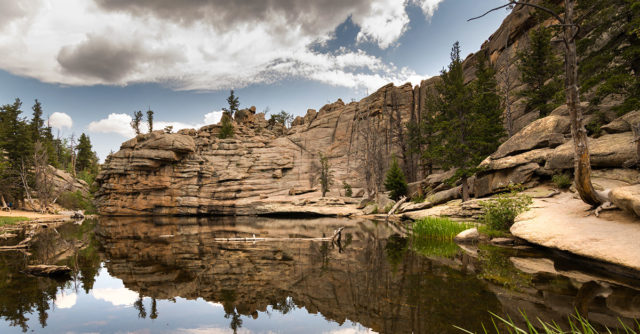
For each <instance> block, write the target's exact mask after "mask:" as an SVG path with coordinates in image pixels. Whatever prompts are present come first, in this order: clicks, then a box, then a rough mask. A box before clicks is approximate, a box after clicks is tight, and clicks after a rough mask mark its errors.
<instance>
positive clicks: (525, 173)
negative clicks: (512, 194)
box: [473, 162, 540, 197]
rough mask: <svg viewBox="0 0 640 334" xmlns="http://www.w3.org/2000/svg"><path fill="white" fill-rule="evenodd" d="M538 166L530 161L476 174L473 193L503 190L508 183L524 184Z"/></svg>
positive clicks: (482, 193) (490, 192) (482, 194)
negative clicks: (512, 166) (516, 165)
mask: <svg viewBox="0 0 640 334" xmlns="http://www.w3.org/2000/svg"><path fill="white" fill-rule="evenodd" d="M539 168H540V165H538V164H537V163H535V162H531V163H527V164H525V165H520V166H518V167H514V168H507V169H501V170H497V171H494V172H491V173H487V174H484V175H478V176H477V177H476V179H475V182H474V184H473V189H474V194H475V196H476V197H482V196H486V195H489V194H492V193H494V192H496V191H500V190H503V189H505V188H506V187H507V186H509V185H510V184H525V183H527V182H529V181H531V180H532V177H533V173H534V172H535V171H536V170H537V169H539Z"/></svg>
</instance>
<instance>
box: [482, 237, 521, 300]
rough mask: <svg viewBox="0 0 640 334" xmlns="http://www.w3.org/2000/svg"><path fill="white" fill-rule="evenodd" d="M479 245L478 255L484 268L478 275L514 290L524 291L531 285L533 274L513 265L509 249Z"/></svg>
mask: <svg viewBox="0 0 640 334" xmlns="http://www.w3.org/2000/svg"><path fill="white" fill-rule="evenodd" d="M478 247H479V251H478V255H479V258H480V260H481V262H482V269H481V272H480V274H479V275H478V276H479V277H480V278H482V279H484V280H487V281H490V282H493V283H495V284H499V285H501V286H503V287H505V288H507V289H509V290H513V291H522V289H524V288H526V287H530V286H531V280H532V275H530V274H527V273H525V272H523V271H521V270H519V269H517V268H516V267H515V266H514V265H513V263H512V262H511V260H510V256H509V250H508V249H504V248H501V247H496V246H493V245H483V244H480V245H479V246H478Z"/></svg>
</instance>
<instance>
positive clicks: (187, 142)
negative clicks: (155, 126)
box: [136, 131, 196, 153]
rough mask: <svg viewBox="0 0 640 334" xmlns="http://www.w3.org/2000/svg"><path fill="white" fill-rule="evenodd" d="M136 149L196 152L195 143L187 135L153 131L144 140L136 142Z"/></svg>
mask: <svg viewBox="0 0 640 334" xmlns="http://www.w3.org/2000/svg"><path fill="white" fill-rule="evenodd" d="M136 147H138V148H141V149H154V150H165V151H172V152H180V153H189V152H194V151H195V150H196V143H195V141H194V140H193V138H192V137H191V136H188V135H182V134H177V133H164V132H162V131H154V132H152V133H150V134H148V135H147V137H146V138H145V140H142V141H141V140H138V143H137V145H136Z"/></svg>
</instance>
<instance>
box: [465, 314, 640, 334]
mask: <svg viewBox="0 0 640 334" xmlns="http://www.w3.org/2000/svg"><path fill="white" fill-rule="evenodd" d="M490 313H491V312H490ZM491 315H492V316H493V318H492V319H491V322H492V324H491V326H492V327H489V328H487V327H485V326H484V324H483V326H482V327H483V328H484V333H485V334H488V333H496V334H500V333H521V334H534V333H535V334H538V333H540V334H542V333H544V334H600V333H602V334H604V333H625V334H640V322H638V321H636V323H635V324H634V325H633V326H631V327H629V326H627V325H625V324H624V323H623V322H622V321H621V320H620V319H618V321H620V327H619V328H616V329H614V330H610V329H609V328H607V327H604V329H602V330H598V329H596V328H595V327H594V326H593V325H592V324H591V323H589V320H587V319H585V318H583V317H582V316H580V314H577V313H576V315H571V316H570V317H569V318H568V325H569V328H568V329H562V328H561V327H560V326H559V325H558V324H557V323H555V322H545V321H543V320H541V319H540V318H537V319H536V321H532V320H531V319H529V318H528V317H527V315H526V314H525V313H521V315H522V319H523V320H524V323H525V326H518V325H516V324H515V322H514V321H513V319H511V318H510V317H507V318H503V317H500V316H498V315H496V314H494V313H491ZM453 327H455V328H457V329H459V330H461V331H462V332H464V333H468V334H475V333H473V332H471V331H468V330H466V329H464V328H460V327H458V326H453ZM501 328H502V329H501Z"/></svg>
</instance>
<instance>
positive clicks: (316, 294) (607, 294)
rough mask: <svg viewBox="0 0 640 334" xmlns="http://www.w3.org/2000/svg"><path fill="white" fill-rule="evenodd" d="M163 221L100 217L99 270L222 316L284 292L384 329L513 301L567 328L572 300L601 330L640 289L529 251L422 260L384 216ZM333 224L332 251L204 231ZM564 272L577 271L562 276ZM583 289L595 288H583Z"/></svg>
mask: <svg viewBox="0 0 640 334" xmlns="http://www.w3.org/2000/svg"><path fill="white" fill-rule="evenodd" d="M172 222H176V220H175V219H169V218H165V219H162V220H156V221H155V223H152V221H151V220H141V219H140V218H127V219H125V218H122V219H104V220H102V221H101V223H100V224H99V227H98V233H99V235H100V240H101V242H102V244H103V247H104V251H105V253H106V254H105V255H106V257H107V258H109V259H110V261H109V262H108V264H107V267H108V269H109V271H110V273H111V274H112V275H114V276H116V277H118V278H120V279H122V280H123V281H124V284H125V285H126V286H127V287H128V288H130V289H132V290H135V291H138V292H140V293H142V294H143V295H145V296H151V297H154V298H160V299H166V298H172V297H178V296H180V297H184V298H188V299H195V298H198V297H202V298H204V299H205V300H208V301H212V302H220V303H222V304H223V305H224V306H225V310H226V311H227V312H228V313H230V314H234V312H235V311H234V310H237V312H238V313H240V314H242V315H246V316H249V315H251V316H254V317H255V316H258V313H257V312H258V311H265V310H266V309H267V307H268V306H269V305H271V306H274V309H278V310H281V311H285V312H286V310H287V308H288V307H290V304H289V303H287V297H292V299H293V302H294V303H295V304H296V305H297V306H301V307H305V308H306V309H307V310H308V311H309V312H311V313H316V312H319V313H321V314H322V315H323V316H324V317H325V318H327V319H330V320H334V321H337V322H340V323H342V322H344V321H346V320H350V321H355V322H358V323H361V324H362V325H364V326H367V327H370V328H372V329H373V330H376V331H379V332H384V333H409V332H415V333H443V332H456V331H455V330H453V328H452V327H451V325H452V324H455V325H458V326H462V327H465V328H469V329H474V330H479V328H478V326H479V324H480V323H481V322H484V323H487V322H488V321H490V320H489V319H488V316H489V314H488V312H487V311H488V310H490V311H493V312H497V313H504V312H506V313H509V314H511V315H514V316H515V317H516V318H517V316H518V310H520V309H522V310H525V311H526V312H527V314H528V315H530V316H539V317H541V318H543V319H548V320H556V321H557V322H558V323H560V324H566V318H567V316H568V315H569V314H571V313H572V312H573V310H574V307H575V306H582V307H584V308H585V309H586V310H588V312H589V317H590V318H591V319H592V320H593V321H595V322H596V323H601V324H606V325H608V326H612V327H616V325H617V323H616V318H617V317H622V318H623V319H624V320H625V321H628V320H629V319H628V317H637V316H638V313H637V312H638V308H639V304H638V303H639V302H640V297H638V292H637V291H636V290H633V289H632V288H630V287H631V286H633V284H626V283H624V282H623V283H619V282H617V281H615V280H613V279H606V280H604V279H602V278H598V277H595V276H591V275H588V274H584V273H579V272H577V271H575V270H573V269H569V270H564V271H560V270H559V269H554V272H549V271H548V270H546V271H545V270H535V271H531V270H527V269H526V267H525V266H523V265H522V263H524V262H528V263H531V261H534V262H535V261H546V260H536V259H535V258H521V260H520V262H518V263H517V264H516V266H515V267H514V266H513V265H512V262H511V261H510V260H509V256H510V253H509V252H507V253H503V252H497V253H496V256H497V255H500V256H502V257H501V260H500V261H501V262H499V263H496V262H495V261H494V263H493V264H492V263H489V262H487V259H486V257H483V256H482V252H481V256H480V258H479V259H473V258H471V257H469V256H467V255H458V256H456V257H454V258H453V259H451V260H448V259H428V258H426V257H424V256H419V255H417V254H415V253H413V252H407V251H406V246H407V242H406V241H403V240H404V239H402V238H391V239H389V237H390V236H391V235H392V234H393V231H392V230H391V228H390V227H388V226H386V225H384V224H375V223H373V222H368V221H356V220H336V219H321V220H310V221H300V220H276V219H267V218H251V219H249V218H242V219H235V220H234V219H231V218H226V219H222V220H219V221H216V222H211V221H209V220H207V219H200V220H199V219H196V218H185V219H181V220H180V222H179V223H172ZM339 226H345V227H346V228H345V230H344V233H345V237H344V238H343V240H345V245H343V246H345V247H344V250H343V252H339V251H338V249H337V248H335V247H333V246H331V245H330V243H328V242H310V241H277V242H255V243H253V242H242V243H231V242H225V243H216V242H214V238H220V237H223V238H224V237H249V238H251V237H253V235H254V234H255V236H256V237H274V238H277V237H284V238H287V237H319V236H322V235H331V234H332V231H333V230H334V229H336V228H337V227H339ZM527 254H528V255H527ZM527 254H524V255H525V256H531V255H537V256H539V254H530V253H527ZM522 255H523V254H520V256H522ZM517 261H518V260H515V262H517ZM523 261H524V262H523ZM491 265H493V266H494V267H495V268H494V269H495V270H497V271H500V273H498V275H502V276H503V277H507V279H508V278H509V277H510V276H513V275H514V274H515V275H525V276H526V279H524V280H523V282H525V283H526V284H525V286H523V287H521V288H520V289H518V291H513V290H510V289H506V288H503V287H502V285H496V284H494V283H486V282H485V281H483V280H481V279H478V278H477V277H478V276H483V275H484V274H485V273H486V272H487V271H489V270H492V269H491V268H489V266H491ZM556 267H557V265H556ZM516 268H521V269H524V270H525V273H523V272H521V271H519V270H517V269H516ZM551 268H554V265H553V262H551ZM567 272H572V273H576V275H578V274H579V275H581V276H580V278H573V277H572V276H571V275H568V274H566V273H567ZM526 273H529V274H526ZM494 277H495V276H494ZM589 281H591V282H592V283H589V284H588V285H587V284H586V283H587V282H589ZM627 283H628V282H627ZM625 284H626V287H625V286H624V285H625ZM589 286H592V288H593V287H595V288H594V289H590V290H587V289H586V288H588V287H589ZM636 286H640V285H636ZM581 288H583V289H582V290H581ZM580 291H582V292H581V293H580ZM581 294H582V295H581ZM576 296H582V297H581V298H576ZM580 303H582V304H580Z"/></svg>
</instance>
